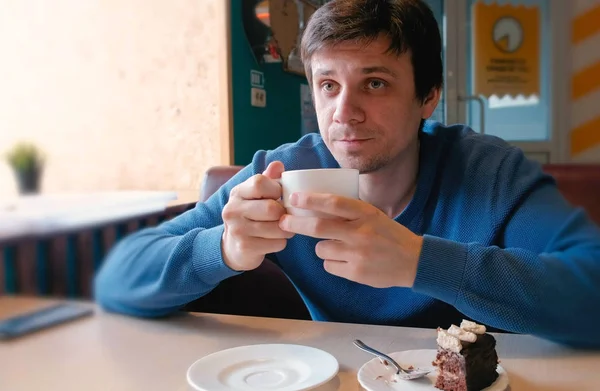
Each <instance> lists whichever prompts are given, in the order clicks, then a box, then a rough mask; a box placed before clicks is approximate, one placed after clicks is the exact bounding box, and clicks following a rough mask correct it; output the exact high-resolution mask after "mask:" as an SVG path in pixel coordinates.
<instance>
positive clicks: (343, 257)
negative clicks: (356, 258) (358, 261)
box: [315, 240, 354, 261]
mask: <svg viewBox="0 0 600 391" xmlns="http://www.w3.org/2000/svg"><path fill="white" fill-rule="evenodd" d="M353 252H354V251H353V250H352V249H350V248H349V247H348V245H347V244H345V243H344V242H340V241H339V240H322V241H320V242H319V243H317V245H316V246H315V253H316V254H317V257H319V258H321V259H326V260H332V261H350V260H351V259H352V258H353Z"/></svg>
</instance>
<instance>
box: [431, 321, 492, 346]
mask: <svg viewBox="0 0 600 391" xmlns="http://www.w3.org/2000/svg"><path fill="white" fill-rule="evenodd" d="M437 332H438V335H437V344H438V345H439V346H440V347H441V348H443V349H446V350H450V351H451V352H455V353H460V351H461V350H462V348H463V345H462V343H463V342H470V343H473V342H475V341H477V334H479V335H481V334H485V332H486V328H485V326H484V325H480V324H477V323H475V322H471V321H469V320H463V321H462V322H461V324H460V327H459V326H456V325H451V326H450V328H449V329H448V330H444V329H441V328H439V329H438V330H437Z"/></svg>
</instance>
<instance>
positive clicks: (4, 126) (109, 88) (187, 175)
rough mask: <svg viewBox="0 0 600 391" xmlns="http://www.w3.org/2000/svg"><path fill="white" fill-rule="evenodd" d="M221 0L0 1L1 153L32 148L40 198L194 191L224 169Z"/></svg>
mask: <svg viewBox="0 0 600 391" xmlns="http://www.w3.org/2000/svg"><path fill="white" fill-rule="evenodd" d="M226 3H227V2H225V1H224V0H171V1H165V0H103V1H91V0H27V1H22V0H0V50H2V52H1V54H0V78H1V80H2V82H1V87H0V153H4V151H5V150H6V149H8V148H9V147H11V146H12V145H13V143H15V142H17V141H18V140H32V141H34V142H35V143H37V144H38V145H39V146H40V147H41V148H42V149H44V150H45V152H46V154H47V155H48V165H47V169H46V174H45V177H44V182H43V186H44V191H48V192H57V191H79V190H102V189H161V190H162V189H164V190H191V189H194V190H195V189H197V188H198V186H199V181H200V179H201V175H202V173H203V171H204V170H205V169H206V168H207V167H208V166H210V165H214V164H219V163H227V162H229V151H228V145H229V140H228V135H229V130H228V128H227V127H228V114H227V110H228V108H227V107H228V106H227V104H226V102H227V99H228V96H227V88H223V84H224V83H226V81H224V80H225V79H224V78H226V75H225V74H224V72H225V71H222V69H227V67H226V66H225V67H224V66H223V65H224V64H223V61H224V58H223V57H224V55H223V53H227V51H226V48H227V45H226V34H225V31H226V23H225V7H226ZM222 60H223V61H222ZM15 191H16V190H15V185H14V181H13V178H12V175H11V172H10V170H9V168H8V166H7V165H6V164H5V162H4V160H3V161H2V162H1V163H0V196H2V195H6V194H10V193H14V192H15Z"/></svg>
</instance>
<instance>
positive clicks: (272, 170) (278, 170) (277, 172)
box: [263, 161, 285, 179]
mask: <svg viewBox="0 0 600 391" xmlns="http://www.w3.org/2000/svg"><path fill="white" fill-rule="evenodd" d="M284 171H285V167H284V166H283V163H282V162H279V161H276V162H271V163H269V165H268V166H267V169H266V170H265V171H264V172H263V175H264V176H266V177H268V178H271V179H279V178H281V174H282V173H283V172H284Z"/></svg>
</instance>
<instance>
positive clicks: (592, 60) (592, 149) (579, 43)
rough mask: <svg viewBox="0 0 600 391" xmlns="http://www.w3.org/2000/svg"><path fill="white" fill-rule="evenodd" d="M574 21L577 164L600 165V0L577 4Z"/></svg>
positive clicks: (573, 131)
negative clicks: (596, 163) (592, 163)
mask: <svg viewBox="0 0 600 391" xmlns="http://www.w3.org/2000/svg"><path fill="white" fill-rule="evenodd" d="M571 7H572V19H571V43H572V47H571V51H572V55H571V68H572V73H571V100H572V102H571V121H570V122H571V132H570V153H571V158H572V160H573V161H577V162H600V0H575V1H573V3H572V6H571Z"/></svg>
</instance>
